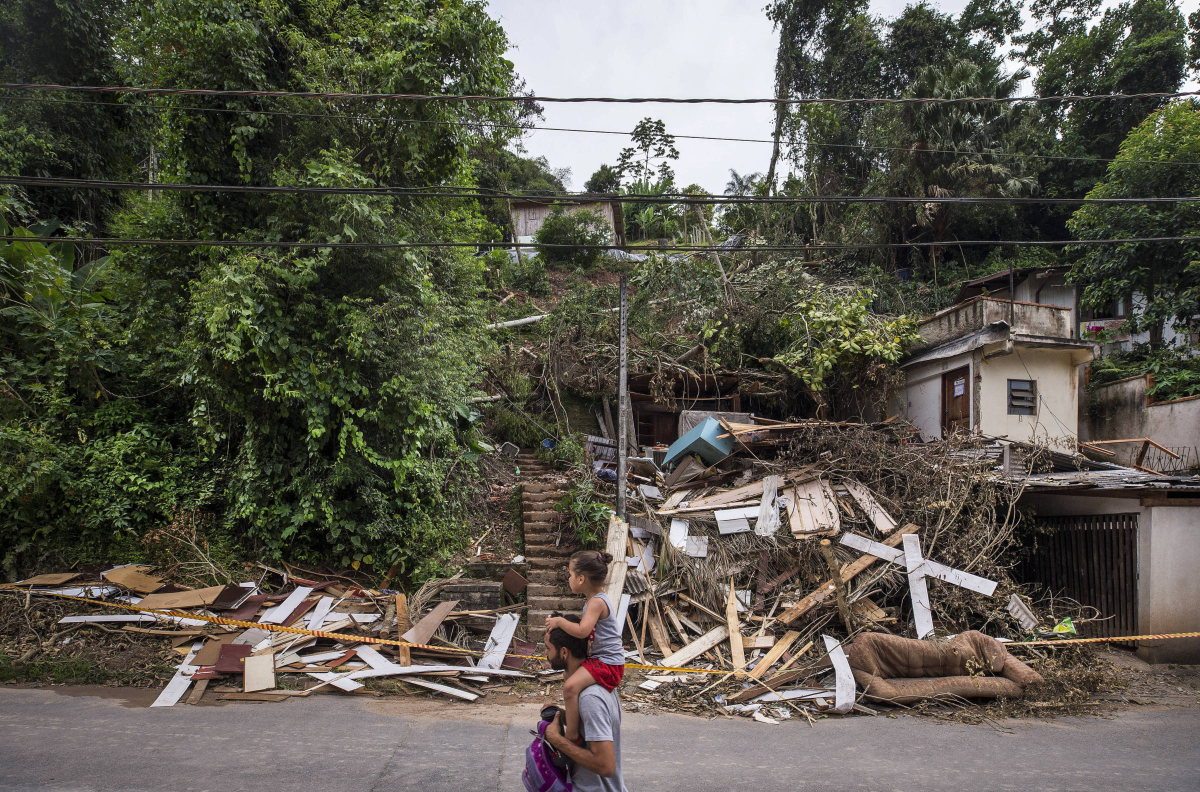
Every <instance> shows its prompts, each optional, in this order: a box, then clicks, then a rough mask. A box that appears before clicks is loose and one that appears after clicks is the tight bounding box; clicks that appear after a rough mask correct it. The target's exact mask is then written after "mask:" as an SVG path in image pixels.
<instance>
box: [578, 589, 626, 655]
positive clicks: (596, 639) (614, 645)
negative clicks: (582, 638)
mask: <svg viewBox="0 0 1200 792" xmlns="http://www.w3.org/2000/svg"><path fill="white" fill-rule="evenodd" d="M596 600H604V604H605V605H607V606H608V615H607V616H605V617H604V618H603V619H597V620H596V628H595V635H594V636H593V637H592V651H591V655H592V657H594V658H595V659H597V660H599V661H600V662H601V663H607V664H608V665H625V647H623V646H621V626H620V625H619V624H617V609H616V608H614V607H613V604H612V602H610V601H609V599H608V595H606V594H604V593H600V594H597V595H596V596H594V597H592V598H591V599H589V600H588V601H587V604H585V605H584V606H583V612H584V613H587V609H588V608H589V607H590V606H591V604H592V603H593V602H595V601H596Z"/></svg>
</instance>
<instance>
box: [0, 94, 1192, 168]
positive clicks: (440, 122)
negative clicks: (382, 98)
mask: <svg viewBox="0 0 1200 792" xmlns="http://www.w3.org/2000/svg"><path fill="white" fill-rule="evenodd" d="M0 101H13V102H38V103H41V104H73V105H92V106H98V107H118V108H123V109H129V110H151V111H154V112H171V111H174V110H178V111H181V112H195V113H236V114H239V115H266V116H283V117H289V118H322V119H329V118H345V119H350V120H355V121H366V120H375V119H377V118H378V117H377V116H368V115H360V114H356V113H342V112H336V111H334V112H329V113H297V112H291V111H288V110H248V109H245V108H237V107H194V106H189V105H136V104H129V103H127V102H89V101H86V100H80V99H43V98H40V97H36V96H0ZM388 120H389V121H395V122H398V123H401V124H431V125H436V126H459V127H471V128H475V129H479V130H481V131H483V130H486V129H511V130H517V131H521V132H575V133H582V134H589V135H618V136H620V137H628V136H629V135H630V133H629V132H621V131H618V130H615V129H586V128H581V127H551V126H532V125H531V126H525V125H522V124H501V123H497V122H492V121H454V120H449V119H428V118H403V119H396V118H389V119H388ZM671 137H673V138H675V139H677V140H712V141H718V142H723V143H763V144H771V145H773V144H774V143H775V141H774V140H773V139H772V138H741V137H721V136H718V135H685V134H677V135H672V136H671ZM789 145H792V144H789ZM801 145H803V146H811V147H814V148H838V149H853V150H864V151H895V152H900V153H904V154H914V153H920V154H956V155H963V154H986V156H988V157H1005V158H1009V159H1017V158H1021V159H1039V160H1052V161H1065V162H1094V163H1110V162H1120V163H1121V164H1123V165H1125V164H1139V165H1200V162H1186V161H1185V162H1180V161H1177V160H1132V159H1124V160H1123V159H1117V158H1110V157H1072V156H1069V155H1066V154H1028V153H1024V152H1008V151H989V152H971V151H967V152H964V151H958V150H955V149H937V148H926V149H914V148H912V147H909V146H873V145H870V144H867V143H862V144H858V143H826V142H818V141H811V140H806V141H804V142H803V144H801Z"/></svg>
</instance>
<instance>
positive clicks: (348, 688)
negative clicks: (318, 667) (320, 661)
mask: <svg viewBox="0 0 1200 792" xmlns="http://www.w3.org/2000/svg"><path fill="white" fill-rule="evenodd" d="M352 675H353V672H350V673H340V672H334V671H326V672H325V673H323V674H309V676H310V677H312V678H313V679H316V680H319V681H320V682H321V684H320V685H313V686H312V687H311V688H309V691H313V690H316V689H317V688H319V687H323V686H325V685H333V686H334V687H335V688H337V689H338V690H344V691H345V692H347V693H351V692H353V691H355V690H358V689H359V688H361V687H362V686H363V684H362V682H355V681H354V680H353V679H351V678H350V677H351V676H352Z"/></svg>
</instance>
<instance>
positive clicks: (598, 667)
mask: <svg viewBox="0 0 1200 792" xmlns="http://www.w3.org/2000/svg"><path fill="white" fill-rule="evenodd" d="M580 665H582V666H583V667H584V668H586V669H587V670H588V673H589V674H591V675H592V679H594V680H596V682H597V684H599V685H602V686H603V687H604V689H605V690H608V691H612V690H615V689H616V687H617V685H619V684H621V678H622V677H624V676H625V666H624V665H619V666H617V665H609V664H608V663H601V662H600V661H599V660H597V659H596V658H594V657H589V658H588V659H587V660H584V661H583V662H582V663H581V664H580Z"/></svg>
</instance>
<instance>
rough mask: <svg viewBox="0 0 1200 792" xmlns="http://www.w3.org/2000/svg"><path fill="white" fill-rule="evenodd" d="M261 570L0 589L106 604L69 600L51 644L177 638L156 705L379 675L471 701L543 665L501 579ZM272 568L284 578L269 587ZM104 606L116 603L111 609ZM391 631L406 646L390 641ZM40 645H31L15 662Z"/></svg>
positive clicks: (352, 687) (124, 574)
mask: <svg viewBox="0 0 1200 792" xmlns="http://www.w3.org/2000/svg"><path fill="white" fill-rule="evenodd" d="M264 570H265V572H264V575H263V578H262V579H260V580H259V581H258V582H257V583H255V582H248V583H241V584H237V585H217V586H211V587H206V588H199V589H189V588H184V587H182V586H178V585H174V584H171V583H168V582H167V581H166V580H164V579H162V578H160V577H157V576H156V575H155V574H154V568H153V567H147V566H137V565H126V566H118V567H114V568H112V569H108V570H105V571H103V572H100V573H99V574H93V575H89V574H85V573H77V572H68V573H62V574H43V575H38V576H37V577H33V578H30V579H27V580H23V581H21V582H20V583H18V584H16V585H15V586H11V587H7V589H6V590H7V591H8V592H9V593H11V594H16V595H17V596H18V597H20V598H21V599H23V600H25V603H24V605H25V608H26V609H28V608H29V605H30V603H31V601H33V598H38V599H39V600H40V601H41V602H45V603H47V604H54V605H60V604H65V605H68V606H71V605H83V604H82V603H80V602H79V599H86V600H92V601H103V602H104V603H105V605H107V606H109V607H106V608H105V609H104V610H105V611H106V612H105V613H102V614H101V613H95V608H94V605H83V608H86V610H83V609H82V608H80V607H74V608H70V609H71V610H75V611H79V612H77V613H74V614H72V615H64V616H61V618H57V619H56V626H55V629H56V630H58V631H59V632H57V633H55V635H53V636H51V638H50V641H49V642H46V643H48V644H51V645H53V644H57V643H60V642H61V643H65V642H67V641H69V640H71V637H73V636H70V635H69V633H71V632H73V631H75V630H78V629H80V628H83V627H88V626H91V627H96V628H98V629H101V630H103V631H104V632H106V633H113V632H117V631H119V632H120V633H122V634H124V635H131V636H157V637H159V638H164V637H165V638H170V639H173V644H174V646H175V648H176V651H178V652H179V653H180V654H182V655H184V657H183V660H182V662H180V663H179V664H178V666H177V668H176V669H175V671H174V675H173V676H172V677H171V679H170V681H169V682H168V683H167V685H166V687H165V688H164V689H163V690H162V692H161V693H160V695H159V696H158V698H157V700H156V701H155V702H154V704H153V705H152V706H156V707H161V706H172V705H174V704H176V703H177V702H179V701H180V700H183V699H184V696H185V694H188V697H187V699H186V701H187V703H189V704H195V703H198V702H199V701H200V700H201V698H202V697H203V696H204V695H205V694H206V693H207V692H211V693H212V694H213V695H215V696H216V698H217V699H218V700H242V701H285V700H287V699H289V698H292V697H296V696H309V695H311V694H312V693H314V692H316V691H321V690H329V689H338V690H341V691H345V692H355V691H360V690H363V689H364V683H365V681H366V680H368V679H372V678H380V677H392V678H395V679H396V680H398V681H401V682H402V685H411V686H413V687H414V688H420V689H426V690H430V691H435V692H437V693H439V694H443V695H445V696H449V697H452V698H455V699H462V700H466V701H475V700H476V699H478V698H480V696H482V695H486V693H487V691H488V690H489V689H493V690H494V689H497V688H502V687H503V685H495V684H493V683H496V682H501V683H507V684H508V685H511V684H512V683H513V682H514V681H516V680H522V679H534V678H535V677H536V674H537V672H539V671H542V670H543V668H542V663H540V662H538V661H537V660H536V659H533V657H532V655H533V654H534V649H535V646H534V645H533V644H529V643H526V642H524V641H518V640H516V639H515V637H514V636H515V633H516V628H517V623H518V621H519V620H520V615H521V614H520V612H521V610H522V609H523V608H524V607H525V606H524V605H521V604H509V605H503V606H502V605H501V596H502V595H501V594H500V592H501V590H502V589H501V584H493V583H490V582H487V581H473V580H465V579H463V578H462V577H461V574H460V575H459V576H456V577H454V578H449V579H440V580H435V581H430V582H429V583H427V584H426V585H425V586H423V587H422V588H421V589H420V590H419V591H417V592H416V593H415V594H413V595H412V596H411V597H406V596H405V595H404V594H402V593H399V592H395V591H392V590H389V589H383V590H374V589H368V588H363V587H361V586H358V585H355V584H353V583H349V582H347V581H345V580H308V579H304V578H298V577H295V576H291V575H288V573H287V572H284V571H280V570H275V569H271V568H269V567H264ZM270 573H274V574H276V575H278V576H280V577H282V581H281V582H278V585H274V586H271V585H268V584H267V582H266V579H267V577H268V576H269V574H270ZM112 606H118V607H120V609H121V612H119V613H112V612H110V611H112V610H113V609H114V608H113V607H112ZM168 612H169V613H168ZM225 622H242V623H243V624H242V625H237V626H234V625H230V624H227V623H225ZM247 624H250V625H253V626H245V625H247ZM397 638H398V639H399V641H400V642H404V643H405V644H412V645H411V646H410V645H398V642H397V640H396V639H397ZM381 639H382V640H385V641H387V640H390V641H392V643H381V642H380V640H381ZM44 648H46V646H44V645H43V644H42V643H41V642H38V643H35V644H34V646H32V647H30V648H29V649H28V650H27V651H26V652H25V653H24V654H23V655H22V656H21V657H20V658H19V659H18V660H17V663H18V664H20V663H23V662H28V661H30V660H32V659H33V657H34V656H35V655H36V654H37V653H38V652H39V651H40V650H42V649H44ZM510 652H513V654H510ZM531 672H532V673H531ZM489 684H491V685H492V687H491V688H489V687H488V686H489ZM210 685H211V687H210ZM189 690H190V694H189Z"/></svg>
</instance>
